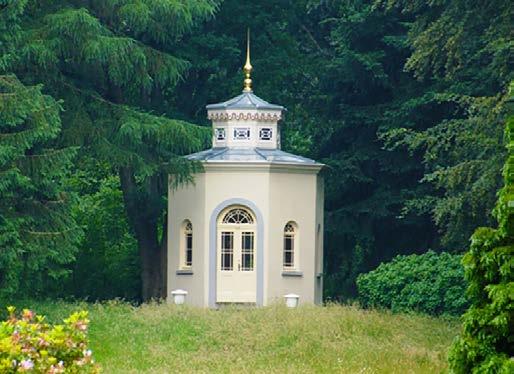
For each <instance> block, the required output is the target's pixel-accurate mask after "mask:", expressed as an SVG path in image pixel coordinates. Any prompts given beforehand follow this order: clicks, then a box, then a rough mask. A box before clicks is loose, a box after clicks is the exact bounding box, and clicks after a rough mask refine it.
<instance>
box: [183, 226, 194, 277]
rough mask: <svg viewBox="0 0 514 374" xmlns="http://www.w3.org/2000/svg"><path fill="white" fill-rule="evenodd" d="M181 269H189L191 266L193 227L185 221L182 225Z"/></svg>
mask: <svg viewBox="0 0 514 374" xmlns="http://www.w3.org/2000/svg"><path fill="white" fill-rule="evenodd" d="M183 230H184V233H183V236H184V238H183V245H182V267H185V268H189V267H191V266H192V265H193V225H192V223H191V221H189V220H185V221H184V225H183Z"/></svg>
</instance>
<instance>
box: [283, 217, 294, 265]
mask: <svg viewBox="0 0 514 374" xmlns="http://www.w3.org/2000/svg"><path fill="white" fill-rule="evenodd" d="M296 247H297V229H296V224H295V223H294V222H288V223H287V224H286V226H285V227H284V269H285V270H293V269H295V268H296V263H295V261H296V258H295V257H297V256H296V254H295V251H296Z"/></svg>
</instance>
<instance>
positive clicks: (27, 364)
mask: <svg viewBox="0 0 514 374" xmlns="http://www.w3.org/2000/svg"><path fill="white" fill-rule="evenodd" d="M33 368H34V363H33V362H32V360H30V359H29V360H22V361H20V369H21V370H22V371H29V370H32V369H33Z"/></svg>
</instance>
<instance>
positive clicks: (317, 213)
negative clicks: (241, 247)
mask: <svg viewBox="0 0 514 374" xmlns="http://www.w3.org/2000/svg"><path fill="white" fill-rule="evenodd" d="M318 170H319V167H317V168H312V167H311V168H308V167H289V166H288V167H286V166H282V165H270V164H265V165H263V164H257V165H248V164H218V165H205V171H204V172H203V173H199V174H197V175H196V177H195V181H196V183H195V185H187V186H182V187H180V188H178V189H176V190H174V191H173V190H170V193H169V199H168V200H169V202H168V204H169V211H168V212H169V220H168V230H169V236H168V290H170V291H171V290H174V289H177V288H182V289H185V290H187V291H188V292H189V295H188V297H187V302H188V303H190V304H193V305H198V306H208V304H209V276H208V274H209V225H210V222H209V221H210V219H211V214H212V212H213V210H214V209H215V208H216V207H217V206H219V204H220V203H222V202H224V201H227V200H231V199H244V200H249V201H251V202H252V203H253V204H255V205H256V206H257V207H258V208H259V210H260V213H261V215H262V217H263V230H264V232H263V236H262V240H263V243H262V244H263V250H264V266H263V267H264V272H263V274H264V282H263V283H264V284H263V286H264V288H263V293H264V300H263V301H264V305H266V304H269V303H270V302H273V301H274V300H280V302H283V299H282V297H283V295H284V294H286V293H297V294H299V295H300V302H301V303H314V302H320V301H321V281H318V280H317V279H316V275H317V273H320V272H321V269H322V248H323V240H322V236H323V235H322V234H323V226H322V225H323V188H322V180H321V178H320V177H318V175H317V171H318ZM254 213H255V212H254ZM184 219H190V220H191V222H192V224H193V235H194V236H193V266H192V270H193V274H192V275H177V273H176V271H177V269H179V261H180V257H179V253H180V232H181V225H182V222H183V221H184ZM289 221H294V222H296V224H297V225H298V229H299V231H298V237H297V239H298V242H297V246H296V256H298V262H297V264H298V266H297V269H295V270H296V271H297V272H299V273H301V276H284V275H283V274H282V273H283V269H282V265H283V263H282V261H283V257H282V256H283V233H284V231H283V230H284V226H285V224H286V223H287V222H289ZM318 230H321V231H318ZM318 232H319V234H318Z"/></svg>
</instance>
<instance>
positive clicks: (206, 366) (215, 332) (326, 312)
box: [18, 302, 459, 373]
mask: <svg viewBox="0 0 514 374" xmlns="http://www.w3.org/2000/svg"><path fill="white" fill-rule="evenodd" d="M24 304H25V305H24ZM18 306H19V307H30V308H31V309H33V310H35V311H36V312H37V313H40V314H46V315H47V316H48V317H49V320H50V321H52V322H55V321H59V320H60V319H62V318H64V317H66V316H67V315H68V314H69V313H70V312H72V311H76V310H79V309H87V310H89V312H90V319H91V327H90V338H91V348H92V349H93V352H94V356H95V358H96V360H97V361H98V362H99V363H100V364H101V365H102V368H103V371H104V372H105V373H145V372H146V373H174V372H192V371H194V372H262V373H264V372H266V373H270V372H274V373H287V372H289V373H300V372H301V373H308V372H319V373H321V372H326V373H329V372H338V373H436V372H441V371H444V370H445V369H446V367H447V366H446V351H447V348H448V346H449V345H450V343H451V341H452V339H453V338H454V336H455V335H456V334H457V333H458V328H459V327H458V323H457V321H456V320H446V319H438V318H432V317H427V316H420V315H405V314H390V313H387V312H378V311H364V310H361V309H358V308H356V307H348V306H340V305H329V306H326V307H314V306H305V307H301V308H298V309H295V310H288V309H286V308H285V307H283V306H279V305H276V306H272V307H267V308H260V309H255V308H247V309H235V308H226V309H225V308H224V309H222V310H219V311H216V310H206V309H197V308H189V307H177V306H172V305H157V304H149V305H143V306H141V307H137V308H135V307H132V306H130V305H128V304H124V303H107V304H71V303H63V302H57V303H37V302H36V303H30V304H26V303H19V304H18Z"/></svg>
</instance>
